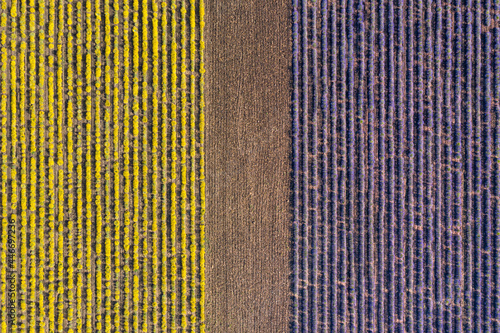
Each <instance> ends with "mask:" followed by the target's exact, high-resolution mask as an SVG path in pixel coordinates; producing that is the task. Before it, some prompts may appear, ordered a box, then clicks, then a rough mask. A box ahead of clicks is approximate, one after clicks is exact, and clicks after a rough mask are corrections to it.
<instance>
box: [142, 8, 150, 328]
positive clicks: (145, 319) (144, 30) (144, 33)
mask: <svg viewBox="0 0 500 333" xmlns="http://www.w3.org/2000/svg"><path fill="white" fill-rule="evenodd" d="M148 29H149V27H148V0H143V1H142V77H143V80H142V119H143V121H142V180H143V183H142V204H143V209H142V221H143V225H142V235H141V238H142V240H143V246H142V255H143V258H144V264H143V265H142V286H143V288H142V323H141V329H142V331H143V332H147V330H148V303H149V299H148V296H149V282H148V274H149V272H148V262H149V260H147V258H148V224H149V223H148V220H149V219H148V206H149V205H148V203H149V199H148V162H147V161H148V137H147V132H148V131H147V128H148V85H147V77H148V47H149V43H148Z"/></svg>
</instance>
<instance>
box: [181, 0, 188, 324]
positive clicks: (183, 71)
mask: <svg viewBox="0 0 500 333" xmlns="http://www.w3.org/2000/svg"><path fill="white" fill-rule="evenodd" d="M186 12H187V10H186V1H185V0H182V2H181V328H182V332H183V333H184V332H186V330H187V234H186V199H187V192H186V187H187V165H186V101H187V99H186Z"/></svg>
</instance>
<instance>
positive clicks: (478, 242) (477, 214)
mask: <svg viewBox="0 0 500 333" xmlns="http://www.w3.org/2000/svg"><path fill="white" fill-rule="evenodd" d="M475 4H476V8H475V9H474V11H475V14H476V15H475V18H474V35H475V37H476V38H475V42H476V43H475V50H476V58H475V64H476V67H475V82H474V83H475V89H474V92H475V100H474V102H475V105H474V108H475V110H476V117H475V121H476V122H475V126H474V128H475V131H474V142H475V145H476V149H475V155H476V158H475V160H474V175H475V182H474V192H475V193H474V241H473V244H474V279H473V280H474V294H473V295H474V297H473V323H474V331H475V332H480V331H481V330H482V319H483V318H482V317H483V316H482V311H483V310H482V295H481V281H482V274H481V271H482V263H481V248H482V235H481V234H482V230H481V229H482V213H481V187H482V185H481V183H482V175H483V173H482V163H481V139H482V135H481V112H480V110H481V106H482V105H481V70H482V68H481V60H482V59H481V55H482V54H481V53H482V52H481V7H482V4H481V0H476V3H475Z"/></svg>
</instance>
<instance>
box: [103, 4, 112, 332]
mask: <svg viewBox="0 0 500 333" xmlns="http://www.w3.org/2000/svg"><path fill="white" fill-rule="evenodd" d="M104 27H105V30H104V32H105V33H104V36H105V37H104V45H105V51H104V64H105V70H104V92H105V95H106V100H105V108H104V126H105V127H104V159H105V161H110V152H109V150H110V143H109V142H110V123H109V122H110V117H111V116H110V106H111V75H110V72H111V68H110V66H109V56H110V54H111V23H110V18H109V0H105V1H104ZM105 169H106V172H105V177H104V182H105V192H104V193H105V208H104V219H105V221H104V225H105V227H104V228H105V229H104V237H105V238H104V255H105V263H104V265H105V266H104V267H105V268H104V285H105V297H104V309H105V313H104V329H105V332H106V333H110V332H111V226H110V222H111V221H110V220H111V216H110V214H111V210H110V205H111V200H110V193H111V187H110V186H111V185H110V181H111V180H110V169H109V164H107V165H106V167H105Z"/></svg>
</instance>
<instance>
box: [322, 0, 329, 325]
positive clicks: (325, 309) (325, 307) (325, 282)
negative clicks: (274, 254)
mask: <svg viewBox="0 0 500 333" xmlns="http://www.w3.org/2000/svg"><path fill="white" fill-rule="evenodd" d="M328 112H329V106H328V2H327V1H326V0H321V118H322V127H321V139H322V145H321V148H322V152H321V189H322V192H321V198H322V200H321V201H322V203H321V221H322V223H321V225H322V232H321V235H320V237H321V242H322V251H321V252H322V257H321V273H322V274H321V282H320V285H321V299H320V303H321V304H322V310H321V323H322V326H321V327H320V331H323V332H326V331H327V330H328V327H329V326H328V313H329V311H330V306H329V304H330V303H329V301H328V289H329V287H328V286H329V283H330V277H329V274H330V273H329V272H330V268H329V266H328V264H327V263H328V262H329V257H328V251H329V249H328V247H329V244H328V242H329V239H330V231H329V230H328V229H329V228H328V225H329V223H328V222H329V221H328V206H329V203H328V185H329V179H328V119H329V114H328Z"/></svg>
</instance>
